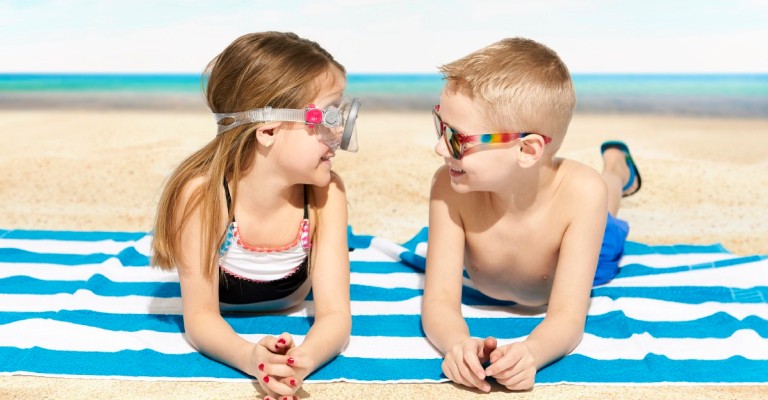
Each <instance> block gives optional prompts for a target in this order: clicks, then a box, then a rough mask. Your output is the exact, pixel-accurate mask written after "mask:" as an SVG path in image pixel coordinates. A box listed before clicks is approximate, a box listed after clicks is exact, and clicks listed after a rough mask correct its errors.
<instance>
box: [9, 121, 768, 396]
mask: <svg viewBox="0 0 768 400" xmlns="http://www.w3.org/2000/svg"><path fill="white" fill-rule="evenodd" d="M358 131H359V135H360V137H359V142H360V148H361V151H360V152H359V153H356V154H352V153H345V152H340V153H339V154H338V155H337V157H336V158H335V159H334V169H335V170H336V171H337V172H339V174H340V175H341V176H342V178H343V179H344V181H345V184H346V187H347V191H348V197H349V210H350V213H349V215H350V217H349V222H350V224H351V225H352V226H353V229H354V231H355V232H356V233H363V234H373V235H376V236H380V237H384V238H388V239H391V240H394V241H397V242H403V241H406V240H408V239H409V238H410V237H412V236H413V235H414V234H415V233H416V232H418V230H419V229H420V228H421V227H423V226H426V224H427V212H428V204H427V198H428V193H429V184H430V180H431V176H432V173H433V172H434V170H435V168H436V167H437V166H439V165H441V164H442V159H441V158H440V157H438V156H436V155H435V154H434V152H433V151H432V149H433V146H434V144H435V136H434V133H433V128H432V121H431V118H430V115H429V113H428V112H397V113H394V112H370V111H369V112H365V113H363V114H362V115H361V116H360V118H359V120H358ZM0 132H2V134H1V135H0V171H3V173H2V174H0V194H2V202H0V229H14V228H19V229H53V230H59V229H67V230H102V231H104V230H106V231H109V230H119V231H148V230H150V229H151V225H152V218H153V215H154V208H155V204H156V202H157V199H158V197H159V194H160V190H161V187H162V184H163V181H164V179H165V178H166V177H167V176H168V174H169V172H170V171H171V170H172V169H173V167H174V166H175V165H177V164H178V163H179V162H180V161H181V160H182V159H183V158H184V157H185V156H186V155H188V154H190V153H191V152H192V151H193V150H195V149H197V148H199V147H200V146H202V145H203V144H204V143H206V142H207V141H208V140H210V138H211V137H212V135H213V132H214V128H213V121H212V118H211V116H210V115H209V114H207V113H205V112H198V111H170V110H166V111H162V110H159V111H146V110H122V111H118V110H109V109H105V110H99V111H98V112H94V111H88V110H84V111H78V110H66V111H65V110H56V109H53V110H41V109H37V110H32V111H22V110H7V109H6V110H0ZM609 139H619V140H623V141H625V142H626V143H628V144H629V146H630V148H631V150H632V152H633V155H634V158H635V160H636V162H637V163H638V166H639V168H640V171H641V173H642V178H643V187H642V190H641V191H640V192H639V193H638V194H637V195H635V196H633V197H630V198H627V199H625V201H624V202H623V203H622V208H621V210H620V212H619V215H620V217H622V218H624V219H626V220H628V221H629V222H630V226H631V231H630V237H629V239H630V240H634V241H640V242H644V243H649V244H671V243H694V244H711V243H722V244H723V245H724V246H725V247H726V248H728V249H729V250H731V251H733V252H734V253H737V254H743V255H748V254H768V175H766V173H765V171H766V170H768V168H766V167H768V161H766V159H765V154H766V150H768V119H735V118H705V117H672V116H650V115H595V114H577V115H576V116H575V117H574V120H573V123H572V125H571V129H570V131H569V134H568V138H567V139H566V141H565V143H564V144H563V147H562V148H561V151H560V155H561V156H563V157H568V158H573V159H576V160H579V161H582V162H584V163H586V164H589V165H592V166H594V167H595V168H599V167H600V165H601V159H600V154H599V145H600V143H601V142H602V141H604V140H609ZM725 373H727V372H725ZM496 389H497V392H494V393H492V394H491V395H489V396H482V395H475V394H473V393H472V392H469V391H467V390H464V389H460V388H457V387H454V386H453V385H451V384H418V385H417V384H409V385H405V384H399V385H376V384H348V383H339V384H314V385H311V384H308V385H306V387H305V390H303V391H302V392H301V393H300V394H301V397H302V398H316V399H333V398H358V397H364V398H374V399H378V398H416V399H421V398H441V399H453V398H501V397H502V396H503V397H505V398H506V397H507V396H509V394H508V393H506V392H504V391H502V390H500V389H499V388H496ZM766 391H768V388H767V387H765V386H762V387H761V386H696V387H681V386H650V387H612V386H570V385H555V386H537V387H536V388H535V389H534V390H533V391H532V392H528V393H525V394H521V395H520V396H523V397H525V398H530V399H538V398H545V397H546V398H574V397H587V398H622V399H624V398H630V399H631V398H650V397H652V398H680V397H694V398H717V399H721V398H759V396H764V393H765V392H766ZM257 393H258V391H257V390H256V388H254V386H253V385H252V384H248V383H216V382H144V381H113V380H87V379H60V378H40V377H0V398H3V399H5V398H82V397H85V396H88V397H90V398H115V397H117V398H182V397H183V398H193V399H197V398H224V397H227V398H254V397H255V396H256V395H257Z"/></svg>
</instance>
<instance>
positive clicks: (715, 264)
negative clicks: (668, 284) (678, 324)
mask: <svg viewBox="0 0 768 400" xmlns="http://www.w3.org/2000/svg"><path fill="white" fill-rule="evenodd" d="M766 257H768V256H758V255H754V256H746V257H737V258H732V259H727V260H718V261H711V262H707V263H701V264H693V265H681V266H675V267H665V268H652V267H647V266H645V265H642V264H627V265H625V266H623V267H621V268H620V269H619V273H618V275H616V278H628V277H632V276H645V275H662V274H672V273H676V272H685V271H695V270H700V269H711V268H723V267H731V266H734V265H740V264H748V263H752V262H757V261H762V260H765V259H766Z"/></svg>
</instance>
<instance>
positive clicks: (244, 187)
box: [231, 168, 302, 213]
mask: <svg viewBox="0 0 768 400" xmlns="http://www.w3.org/2000/svg"><path fill="white" fill-rule="evenodd" d="M231 184H232V185H237V193H238V194H237V197H238V199H237V201H238V203H239V204H238V208H240V207H243V208H244V209H245V210H246V211H248V212H256V213H271V212H273V211H275V210H278V209H280V208H282V207H285V206H286V204H293V203H295V202H296V201H297V199H299V197H300V196H298V194H301V193H302V192H301V185H298V184H296V183H289V182H287V181H286V180H285V179H284V178H283V177H282V176H280V175H279V174H276V173H262V172H259V171H256V169H255V168H252V169H250V170H249V171H247V172H245V173H244V174H242V175H241V176H240V180H239V182H232V183H231ZM299 200H300V199H299ZM299 202H300V201H299Z"/></svg>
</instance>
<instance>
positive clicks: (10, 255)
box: [0, 246, 149, 267]
mask: <svg viewBox="0 0 768 400" xmlns="http://www.w3.org/2000/svg"><path fill="white" fill-rule="evenodd" d="M110 258H117V259H118V260H119V261H120V264H122V265H123V266H126V267H146V266H149V257H147V256H145V255H143V254H141V253H139V252H138V251H136V249H135V248H134V247H132V246H131V247H126V248H125V249H123V250H122V251H121V252H120V253H118V254H103V253H93V254H57V253H37V252H32V251H26V250H20V249H15V248H8V247H3V248H0V262H3V263H28V264H58V265H84V264H101V263H103V262H104V261H107V260H109V259H110Z"/></svg>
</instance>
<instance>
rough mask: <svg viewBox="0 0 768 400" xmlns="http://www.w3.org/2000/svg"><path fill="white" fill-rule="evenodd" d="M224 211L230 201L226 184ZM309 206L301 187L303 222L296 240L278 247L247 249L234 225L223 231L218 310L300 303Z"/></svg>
mask: <svg viewBox="0 0 768 400" xmlns="http://www.w3.org/2000/svg"><path fill="white" fill-rule="evenodd" d="M224 191H225V192H224V193H225V194H226V197H227V210H229V208H230V207H231V202H232V200H231V197H230V194H229V187H228V185H227V182H226V180H225V181H224ZM311 246H312V243H311V242H310V241H309V205H308V201H307V188H306V186H305V187H304V218H303V219H302V220H301V222H300V224H299V228H298V232H297V233H296V238H295V239H294V240H293V241H292V242H291V243H288V244H286V245H283V246H279V247H256V246H251V245H249V244H248V243H245V241H244V240H243V239H242V237H241V236H240V230H239V229H238V227H237V221H234V220H233V221H232V223H231V224H230V225H229V227H228V228H227V233H226V237H225V239H224V243H222V245H221V247H220V248H219V253H218V255H219V269H220V270H221V272H223V273H222V274H220V279H219V302H220V303H221V308H222V309H233V310H237V309H242V310H255V311H259V310H270V309H281V308H285V307H290V306H292V305H295V304H298V303H299V302H301V301H302V300H303V299H304V298H305V297H306V296H307V293H308V292H309V288H310V281H309V279H308V278H309V268H308V264H309V261H308V260H309V250H310V248H311Z"/></svg>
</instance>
